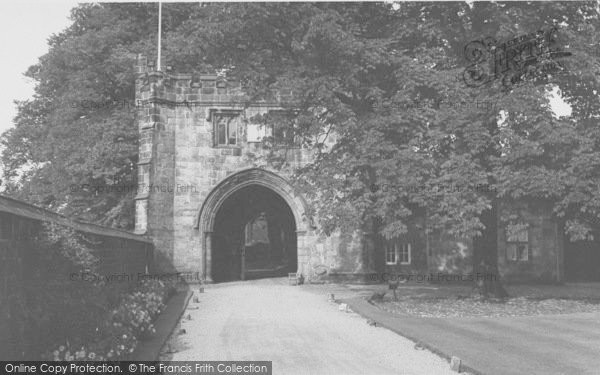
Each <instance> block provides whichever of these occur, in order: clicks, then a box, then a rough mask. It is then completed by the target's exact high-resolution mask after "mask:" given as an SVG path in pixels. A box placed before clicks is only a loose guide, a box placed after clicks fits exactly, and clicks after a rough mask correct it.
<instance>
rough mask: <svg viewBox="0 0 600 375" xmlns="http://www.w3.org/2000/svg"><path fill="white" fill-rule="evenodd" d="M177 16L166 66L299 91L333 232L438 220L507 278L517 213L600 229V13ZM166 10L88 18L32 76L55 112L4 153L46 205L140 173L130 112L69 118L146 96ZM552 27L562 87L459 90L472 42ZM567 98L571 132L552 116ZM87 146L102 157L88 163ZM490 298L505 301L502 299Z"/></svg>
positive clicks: (452, 8)
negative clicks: (143, 58) (504, 266)
mask: <svg viewBox="0 0 600 375" xmlns="http://www.w3.org/2000/svg"><path fill="white" fill-rule="evenodd" d="M163 10H164V14H165V15H166V16H165V38H164V45H165V50H166V52H165V53H164V55H165V56H166V57H167V60H168V63H169V65H172V66H173V67H174V68H175V70H177V71H185V72H206V71H214V70H219V71H224V72H226V73H227V75H228V76H229V77H232V78H239V79H241V80H242V81H243V82H244V86H245V87H246V88H247V90H248V91H249V93H250V94H251V95H255V96H261V95H267V93H268V92H269V91H270V90H273V89H284V88H285V89H288V90H289V88H293V90H294V98H295V104H294V105H293V109H294V111H293V112H291V113H293V116H294V119H293V120H294V121H285V122H284V123H287V124H290V125H289V126H290V129H289V130H290V131H295V132H297V133H298V135H300V136H301V137H302V138H303V139H304V142H305V143H306V145H307V146H310V147H314V149H315V151H316V152H317V158H316V161H315V162H314V163H312V164H311V165H308V166H306V168H304V169H302V170H300V171H298V178H297V183H298V184H300V185H304V186H305V187H307V188H306V189H304V190H305V191H306V193H307V197H308V198H309V199H311V200H312V203H313V206H314V207H315V210H316V214H317V217H319V218H320V221H321V227H322V228H323V229H324V230H325V231H326V232H330V231H333V230H335V229H340V228H356V227H357V226H364V225H371V224H372V223H373V222H376V223H382V225H381V226H380V227H379V228H378V230H379V231H380V233H381V234H382V235H384V236H387V237H392V236H396V235H398V234H401V233H404V232H405V231H406V230H407V223H408V222H409V221H410V220H411V218H413V217H414V216H415V215H416V214H418V213H419V214H420V213H424V214H425V215H426V216H427V223H428V225H429V227H430V228H431V229H433V228H443V229H445V230H448V231H449V232H450V233H452V234H454V235H456V236H459V237H472V238H474V250H475V254H474V255H475V263H474V265H475V266H476V267H477V266H481V267H483V268H485V269H486V270H491V272H496V259H497V244H496V241H495V238H496V230H497V227H496V212H497V207H498V205H499V204H500V203H501V202H503V203H506V202H508V203H514V202H520V201H536V202H540V203H541V204H546V205H549V206H550V207H552V209H553V211H554V214H555V215H556V217H557V218H561V219H563V220H564V221H565V229H566V232H567V233H568V234H569V235H573V236H575V237H582V238H585V237H588V238H589V236H590V234H591V233H593V229H594V228H598V224H599V221H598V220H599V218H600V216H599V215H600V189H598V188H597V187H598V185H597V181H598V180H599V177H600V153H599V150H600V144H599V140H600V131H599V130H598V127H597V123H598V116H599V113H598V110H599V104H598V103H599V102H598V100H597V98H598V69H599V68H598V67H599V64H598V58H599V56H597V55H596V56H594V55H591V54H590V51H592V49H590V48H589V47H590V43H597V41H598V28H599V26H600V25H599V21H598V5H597V4H596V3H592V2H577V3H557V2H554V3H521V2H509V3H479V2H474V3H471V4H467V3H443V4H441V3H440V4H438V3H399V4H392V3H351V4H339V3H291V4H281V3H267V4H263V3H244V4H227V3H219V4H216V3H215V4H213V3H208V4H203V5H195V4H181V5H180V4H166V5H165V6H164V9H163ZM154 12H155V8H153V7H152V6H148V5H137V4H136V5H130V4H104V5H102V6H100V7H98V6H83V7H79V8H77V10H76V11H75V12H74V17H75V18H74V21H75V23H74V26H72V27H71V28H70V29H69V30H68V31H67V32H65V33H63V34H61V35H60V36H58V37H56V38H55V40H54V41H53V46H52V49H51V52H50V53H49V54H48V55H47V56H46V57H44V58H43V59H42V61H41V63H40V64H39V65H38V66H37V67H35V68H32V69H31V70H30V73H29V74H30V75H31V76H34V77H36V78H37V79H38V80H39V82H40V84H39V86H38V90H37V92H38V95H39V96H38V97H37V98H36V99H35V100H34V101H33V102H31V103H23V104H22V109H21V110H20V112H19V116H18V118H17V127H16V128H15V130H13V131H12V133H9V135H7V136H5V137H4V140H5V145H6V149H7V151H6V152H5V153H4V154H3V155H4V156H3V161H4V163H5V165H10V168H9V170H11V171H13V172H14V171H17V168H18V167H19V166H23V165H25V164H26V163H28V162H31V163H34V164H35V165H36V168H35V169H34V170H33V171H32V172H30V173H27V174H26V176H25V178H24V181H25V182H26V183H29V184H32V186H33V185H34V186H35V187H36V189H39V188H40V186H42V184H41V183H42V182H43V183H47V184H48V187H44V189H43V192H44V195H43V196H44V197H50V198H49V200H50V201H51V202H65V201H66V202H68V203H69V207H73V206H76V200H74V199H72V198H69V197H66V196H65V195H64V194H62V195H61V194H60V191H63V190H59V191H57V187H59V186H61V181H68V182H71V181H73V180H74V181H77V182H80V181H96V180H93V179H95V178H99V179H102V181H104V183H107V184H109V183H111V182H110V179H109V177H108V176H114V175H119V176H121V175H130V174H131V171H132V168H133V167H131V165H130V164H128V163H129V162H130V161H131V162H133V160H134V159H135V149H137V148H136V147H135V141H133V139H134V138H135V134H136V130H135V128H134V127H133V126H132V125H130V124H132V122H131V121H132V119H131V117H128V116H129V115H128V114H126V113H128V112H126V111H121V112H119V111H115V110H111V111H91V113H88V112H85V111H82V109H81V108H76V109H71V108H69V107H68V106H67V105H65V103H70V101H69V100H74V99H75V98H82V97H83V98H94V100H104V99H106V98H108V99H111V100H113V99H114V98H119V99H120V98H122V97H123V95H125V93H130V92H131V91H130V90H131V89H132V85H133V76H132V75H131V71H130V70H129V69H130V68H129V66H132V65H133V64H132V63H133V62H132V61H131V58H132V56H133V55H132V53H133V52H146V53H152V47H151V45H152V43H153V40H154V39H153V38H154V37H155V34H154V33H153V32H152V31H151V29H152V28H153V27H154V25H155V24H154V23H153V21H151V20H154V19H155V13H154ZM551 27H557V30H558V33H557V35H558V39H559V40H558V41H557V43H558V45H559V46H561V47H564V48H567V46H568V49H569V50H570V51H571V52H572V53H573V56H572V57H569V58H565V59H564V62H561V64H563V65H564V67H565V68H566V69H565V70H564V71H562V72H561V74H556V73H557V71H556V70H551V71H543V70H541V71H537V70H535V69H533V70H532V71H530V70H528V72H529V73H528V75H527V76H524V77H521V81H517V82H515V84H514V85H508V86H506V85H504V84H503V81H502V79H500V78H499V79H495V80H490V82H489V83H488V84H486V85H480V86H478V87H471V86H469V85H466V84H465V82H464V81H463V79H462V78H460V77H463V72H464V71H465V68H467V67H468V66H469V64H470V62H469V61H468V60H467V59H466V58H465V57H466V56H465V46H466V45H467V44H469V42H471V41H474V40H480V39H483V38H485V37H488V36H489V37H491V38H494V39H495V40H497V41H499V42H502V41H507V40H510V39H512V38H515V37H518V36H520V35H526V34H529V33H531V32H535V31H537V30H539V29H543V28H546V29H547V28H551ZM98 51H102V52H98ZM467 56H468V55H467ZM545 62H546V61H545V59H544V58H539V59H537V60H535V61H534V67H535V66H536V64H537V65H541V64H542V63H545ZM74 72H75V74H73V73H74ZM549 73H550V74H549ZM457 77H459V79H457ZM517 78H518V77H517ZM64 82H67V84H66V85H65V84H64ZM555 88H558V89H559V90H560V91H561V93H562V94H563V97H564V98H565V100H566V101H567V102H568V103H569V104H571V106H572V109H573V112H572V114H571V116H569V117H563V118H556V117H555V116H554V114H553V112H552V110H551V108H550V106H549V100H550V99H549V97H550V94H549V93H550V92H551V91H552V90H553V89H555ZM127 95H129V94H127ZM127 95H125V96H127ZM58 98H60V100H59V99H58ZM479 104H481V106H480V105H479ZM490 104H493V106H494V107H493V108H490ZM82 116H84V117H82ZM115 116H117V117H115ZM263 120H264V121H275V120H274V119H273V118H269V116H265V117H264V118H263ZM277 121H279V120H277ZM292 123H293V124H294V126H293V128H292V127H291V124H292ZM99 124H103V125H99ZM124 124H126V125H124ZM105 128H107V129H112V130H111V131H108V132H106V131H104V129H105ZM73 129H85V131H86V132H91V133H87V134H93V136H90V137H84V136H82V135H81V134H76V135H75V134H72V133H73V132H72V130H73ZM99 129H102V131H100V130H99ZM30 130H31V131H30ZM82 133H84V132H82ZM30 134H32V135H31V136H29V135H30ZM87 134H86V135H87ZM106 134H109V135H110V136H108V138H110V139H111V140H112V139H115V138H114V137H115V136H117V139H118V136H120V135H122V134H123V136H124V141H123V143H122V144H123V146H124V148H123V149H120V148H118V150H120V151H119V152H117V153H113V152H109V151H114V150H115V145H114V144H113V143H111V142H110V141H108V140H107V136H106ZM48 140H50V142H48ZM97 140H104V142H101V143H100V144H99V145H97V144H96V141H97ZM330 141H334V142H330ZM86 142H87V143H86ZM84 146H86V147H91V148H92V150H94V152H92V153H88V152H87V151H85V152H82V150H83V149H84ZM125 146H126V147H125ZM65 150H68V151H65ZM123 150H126V151H123ZM72 153H73V154H72ZM46 160H50V161H51V163H50V164H43V165H40V164H41V163H43V162H44V161H46ZM36 163H37V164H36ZM63 166H64V167H63ZM128 166H129V167H128ZM90 170H92V171H95V173H92V174H90V173H89V171H90ZM65 175H66V176H68V177H69V179H66V178H64V177H65ZM11 176H12V174H11V173H10V172H9V173H8V175H7V177H11ZM13 178H14V177H13ZM64 183H66V182H64ZM378 187H379V188H378ZM381 187H387V188H381ZM49 191H51V192H52V194H49V193H48V192H49ZM40 196H41V195H40ZM87 198H89V199H90V202H94V203H98V200H97V198H95V197H92V196H87ZM117 198H118V199H119V201H120V202H125V201H128V199H130V197H124V196H122V195H119V196H118V197H117ZM40 199H41V198H40ZM102 204H103V206H102V207H103V208H104V210H105V211H106V208H108V207H115V204H114V202H104V203H102ZM99 211H102V210H99ZM506 219H507V220H510V219H511V218H506ZM482 292H483V293H484V294H486V293H487V292H490V293H491V294H494V295H497V296H501V295H503V294H504V293H503V290H502V288H501V286H500V285H484V286H483V290H482Z"/></svg>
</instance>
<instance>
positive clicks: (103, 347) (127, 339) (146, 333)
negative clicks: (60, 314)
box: [42, 280, 175, 361]
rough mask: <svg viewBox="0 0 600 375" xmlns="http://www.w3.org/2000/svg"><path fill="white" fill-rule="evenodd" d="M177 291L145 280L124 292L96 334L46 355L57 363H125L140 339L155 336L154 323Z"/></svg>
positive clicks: (157, 282)
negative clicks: (79, 361) (114, 361)
mask: <svg viewBox="0 0 600 375" xmlns="http://www.w3.org/2000/svg"><path fill="white" fill-rule="evenodd" d="M174 291H175V288H174V285H173V284H169V283H165V282H162V281H158V280H143V281H142V282H140V283H139V285H138V286H137V287H136V288H135V290H134V291H133V292H130V293H124V294H123V295H122V296H121V298H120V300H119V303H118V305H117V306H116V308H114V309H113V310H111V311H110V312H109V313H108V314H106V315H105V317H104V319H103V320H102V321H99V322H97V324H96V335H95V337H94V338H92V340H90V339H89V338H82V337H72V338H70V339H67V340H66V342H64V343H61V344H59V345H58V346H57V347H55V348H53V349H51V350H49V351H48V352H46V353H44V355H43V356H42V357H43V358H44V359H48V360H55V361H78V360H81V361H90V360H92V361H94V360H96V361H105V360H123V359H127V358H128V356H129V355H130V354H131V353H132V352H133V351H134V349H135V347H136V346H137V343H138V340H140V339H142V340H143V339H147V338H149V337H151V335H152V334H153V333H154V325H153V321H154V320H155V319H156V317H157V316H158V314H160V312H161V311H162V310H163V309H164V307H165V304H166V302H167V300H168V299H169V298H170V297H171V296H172V295H173V293H174Z"/></svg>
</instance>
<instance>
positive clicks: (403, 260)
mask: <svg viewBox="0 0 600 375" xmlns="http://www.w3.org/2000/svg"><path fill="white" fill-rule="evenodd" d="M399 247H400V248H399V250H400V264H410V244H409V243H403V244H400V246H399Z"/></svg>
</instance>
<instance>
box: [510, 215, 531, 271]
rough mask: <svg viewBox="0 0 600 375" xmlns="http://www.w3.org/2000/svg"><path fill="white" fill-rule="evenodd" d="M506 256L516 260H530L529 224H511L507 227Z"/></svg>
mask: <svg viewBox="0 0 600 375" xmlns="http://www.w3.org/2000/svg"><path fill="white" fill-rule="evenodd" d="M506 258H507V259H508V260H512V261H515V262H526V261H528V260H529V231H528V229H527V225H524V224H518V225H509V226H508V227H507V228H506Z"/></svg>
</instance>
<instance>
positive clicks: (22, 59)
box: [0, 0, 77, 133]
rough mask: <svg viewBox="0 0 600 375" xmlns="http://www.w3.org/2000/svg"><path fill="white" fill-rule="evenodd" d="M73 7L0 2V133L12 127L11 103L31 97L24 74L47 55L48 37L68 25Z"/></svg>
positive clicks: (60, 2) (26, 0) (53, 0)
mask: <svg viewBox="0 0 600 375" xmlns="http://www.w3.org/2000/svg"><path fill="white" fill-rule="evenodd" d="M76 5H77V1H71V0H49V1H44V2H41V1H35V2H34V1H31V0H21V1H17V0H8V1H0V47H1V48H2V52H1V53H0V56H2V58H1V59H0V71H1V72H2V76H3V79H2V81H3V87H2V89H0V133H3V132H4V131H6V130H7V129H8V128H10V127H12V126H13V125H12V120H13V118H14V116H15V115H16V113H17V111H16V106H15V104H14V103H13V101H14V100H24V99H29V98H31V96H32V95H33V82H30V80H28V79H27V78H25V77H24V76H23V73H25V71H26V70H27V68H29V66H31V65H33V64H35V63H37V61H38V58H39V57H40V56H43V55H44V54H45V53H46V52H48V37H50V36H51V35H52V34H55V33H58V32H60V31H62V30H63V29H65V28H66V27H67V26H68V25H69V24H70V21H69V19H68V17H69V14H70V10H71V8H73V7H75V6H76Z"/></svg>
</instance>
